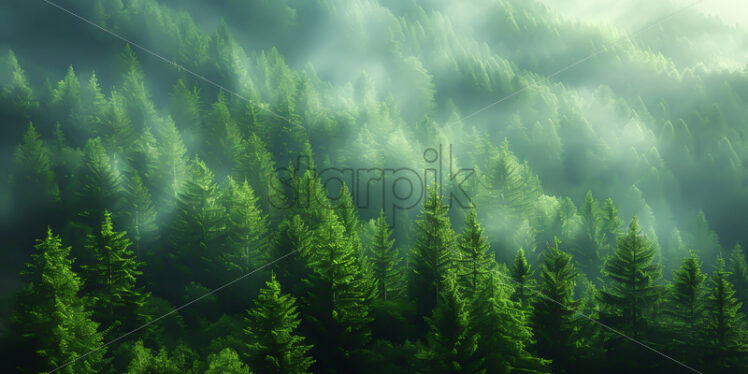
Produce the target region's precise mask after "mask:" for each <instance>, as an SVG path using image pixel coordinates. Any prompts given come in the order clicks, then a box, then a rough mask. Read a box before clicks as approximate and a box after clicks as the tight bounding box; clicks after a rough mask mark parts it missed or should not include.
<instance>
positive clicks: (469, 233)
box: [457, 206, 495, 300]
mask: <svg viewBox="0 0 748 374" xmlns="http://www.w3.org/2000/svg"><path fill="white" fill-rule="evenodd" d="M457 249H458V250H459V251H458V260H457V261H458V263H459V265H460V270H459V274H458V275H459V277H460V280H461V281H462V284H463V285H464V287H463V289H464V290H465V292H464V293H465V296H466V298H467V299H468V300H471V299H472V298H473V297H474V296H475V295H476V294H478V292H479V290H480V289H479V285H480V284H483V283H485V279H486V276H487V275H488V274H489V272H490V271H491V270H492V269H493V267H494V266H495V260H494V258H493V254H492V253H490V252H489V245H488V240H487V239H486V236H485V235H484V234H483V228H482V227H481V225H480V223H478V214H477V213H476V211H475V206H472V207H471V208H470V210H468V212H467V215H466V216H465V228H464V229H463V230H462V232H461V233H460V235H459V237H458V238H457Z"/></svg>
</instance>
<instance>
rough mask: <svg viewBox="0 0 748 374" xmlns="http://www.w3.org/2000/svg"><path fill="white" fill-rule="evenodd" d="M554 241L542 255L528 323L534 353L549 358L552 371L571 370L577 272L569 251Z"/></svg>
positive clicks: (574, 352) (575, 334)
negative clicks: (541, 264)
mask: <svg viewBox="0 0 748 374" xmlns="http://www.w3.org/2000/svg"><path fill="white" fill-rule="evenodd" d="M558 244H559V242H558V241H556V243H555V245H554V246H553V247H549V248H548V252H547V253H546V254H545V256H544V259H543V266H542V268H541V271H540V279H541V282H540V291H539V292H538V294H539V297H538V299H537V300H536V301H535V303H534V305H533V309H532V317H531V323H532V326H533V332H534V333H535V349H536V350H537V352H538V355H540V357H543V358H547V359H550V360H551V361H552V362H551V367H552V368H553V372H557V373H563V372H572V369H571V367H572V362H573V360H574V359H575V358H576V357H578V351H577V339H578V328H579V326H578V325H577V322H576V321H575V314H576V309H578V308H579V306H580V304H579V301H577V300H575V299H574V288H575V287H576V278H577V275H578V274H577V272H576V270H575V269H574V264H573V262H572V258H571V255H569V254H567V253H565V252H563V251H562V250H560V249H559V248H558Z"/></svg>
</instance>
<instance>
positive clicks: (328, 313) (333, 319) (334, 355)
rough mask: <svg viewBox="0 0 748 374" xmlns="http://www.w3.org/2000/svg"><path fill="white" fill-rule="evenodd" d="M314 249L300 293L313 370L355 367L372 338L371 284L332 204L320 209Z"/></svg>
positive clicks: (342, 369) (354, 368)
mask: <svg viewBox="0 0 748 374" xmlns="http://www.w3.org/2000/svg"><path fill="white" fill-rule="evenodd" d="M320 213H321V214H322V217H321V221H320V222H319V224H318V227H317V228H316V229H315V230H314V237H313V243H312V246H313V248H312V249H311V251H310V259H309V265H310V268H311V270H312V272H311V274H309V276H308V277H307V278H306V279H305V280H304V282H305V284H306V287H307V289H308V293H307V295H306V296H305V297H303V298H302V300H303V301H304V304H305V310H304V317H305V322H307V321H308V323H307V325H306V326H307V327H308V328H307V329H306V331H309V332H308V333H307V336H308V337H309V339H310V340H311V341H312V342H313V344H314V349H313V350H312V353H313V356H314V357H315V359H317V360H318V362H319V363H325V364H324V365H323V366H322V365H320V366H318V367H316V368H315V371H318V370H322V371H328V370H338V371H344V372H346V371H352V370H353V371H355V370H356V368H357V367H358V365H359V364H360V362H358V360H357V359H356V357H358V355H360V354H361V353H362V351H361V350H362V349H363V348H364V347H365V345H366V344H367V343H368V341H369V337H370V332H369V327H368V323H369V320H370V318H369V310H368V308H369V306H368V304H367V302H366V301H367V296H368V295H367V292H366V291H367V289H366V286H367V285H366V284H365V282H364V279H363V274H362V272H361V269H360V267H359V262H358V260H357V258H356V253H355V252H354V249H353V245H352V243H351V242H350V241H349V240H347V239H346V237H345V228H344V227H343V225H342V224H341V223H340V222H339V220H338V217H337V216H336V215H335V212H334V211H332V210H329V209H328V210H322V211H321V212H320Z"/></svg>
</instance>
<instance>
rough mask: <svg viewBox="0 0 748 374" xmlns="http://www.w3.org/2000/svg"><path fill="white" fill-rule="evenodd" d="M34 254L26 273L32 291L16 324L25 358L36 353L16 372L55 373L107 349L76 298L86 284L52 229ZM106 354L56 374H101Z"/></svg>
mask: <svg viewBox="0 0 748 374" xmlns="http://www.w3.org/2000/svg"><path fill="white" fill-rule="evenodd" d="M35 249H36V251H35V252H34V253H33V254H32V255H31V262H29V263H27V264H26V269H25V270H24V271H23V273H22V274H23V275H24V277H25V278H26V281H27V282H28V285H27V286H26V287H25V288H24V290H23V291H22V292H21V294H20V296H19V306H18V309H17V313H16V314H15V316H14V318H13V332H14V335H15V336H17V338H18V343H20V344H21V347H22V348H21V351H22V352H21V353H22V356H21V357H27V356H28V353H29V352H33V356H32V361H28V362H17V365H18V366H17V369H18V370H20V371H21V372H27V373H38V372H40V371H49V370H52V369H55V368H57V367H58V366H60V365H63V364H66V363H68V361H71V360H73V359H76V358H78V357H79V356H81V355H82V354H84V353H87V352H88V351H90V350H93V349H96V348H99V346H101V345H102V344H103V341H102V334H101V333H100V332H98V331H97V329H98V327H99V324H98V323H96V322H94V321H93V320H92V319H91V312H89V311H88V310H86V308H85V306H84V303H83V299H81V298H80V297H79V295H78V293H79V290H80V288H81V286H82V281H81V280H80V278H79V277H78V275H76V274H75V273H74V272H73V270H72V265H73V260H72V259H71V258H70V247H64V246H63V245H62V241H61V239H60V237H59V236H55V235H54V234H52V230H51V229H48V230H47V236H46V237H45V238H44V240H40V241H39V244H37V245H36V246H35ZM105 352H106V348H103V349H100V350H97V351H95V352H93V353H91V354H90V355H87V356H86V357H82V358H80V359H79V360H76V361H75V362H74V363H72V364H70V365H68V366H66V367H64V368H62V369H61V370H60V371H58V372H61V373H70V374H72V373H96V372H99V371H100V370H101V369H102V368H103V365H104V364H105V360H104V358H103V357H104V353H105Z"/></svg>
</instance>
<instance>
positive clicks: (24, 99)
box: [0, 50, 39, 120]
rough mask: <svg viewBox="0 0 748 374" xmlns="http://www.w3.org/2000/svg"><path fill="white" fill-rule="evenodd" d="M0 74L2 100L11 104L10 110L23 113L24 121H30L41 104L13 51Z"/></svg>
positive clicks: (0, 96) (10, 52)
mask: <svg viewBox="0 0 748 374" xmlns="http://www.w3.org/2000/svg"><path fill="white" fill-rule="evenodd" d="M0 72H1V73H0V89H1V90H2V91H0V98H2V100H3V101H5V102H7V103H8V104H9V105H8V106H9V108H13V110H17V111H20V112H21V113H23V115H22V119H23V120H28V119H29V118H30V115H31V114H33V112H34V111H35V110H37V109H38V108H39V102H38V101H37V100H36V98H35V97H34V93H33V91H32V90H31V87H30V86H29V81H28V79H27V78H26V73H24V71H23V69H22V68H21V66H20V65H19V64H18V59H17V58H16V55H15V53H13V51H11V50H9V51H8V57H7V58H6V60H5V66H3V67H2V70H0Z"/></svg>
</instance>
